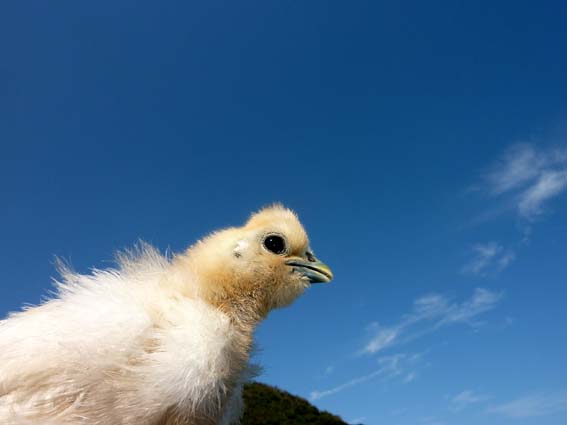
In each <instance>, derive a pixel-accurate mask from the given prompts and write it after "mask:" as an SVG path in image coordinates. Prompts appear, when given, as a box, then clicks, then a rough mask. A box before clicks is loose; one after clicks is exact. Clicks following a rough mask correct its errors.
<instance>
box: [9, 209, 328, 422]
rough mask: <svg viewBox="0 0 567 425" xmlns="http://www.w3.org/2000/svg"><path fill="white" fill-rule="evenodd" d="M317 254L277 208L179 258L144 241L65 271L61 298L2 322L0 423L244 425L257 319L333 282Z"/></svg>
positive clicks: (294, 221) (291, 219) (297, 226)
mask: <svg viewBox="0 0 567 425" xmlns="http://www.w3.org/2000/svg"><path fill="white" fill-rule="evenodd" d="M270 235H277V237H280V238H282V240H283V243H284V245H285V248H286V251H285V252H284V253H282V252H279V253H275V252H272V251H271V246H269V245H268V244H267V243H266V240H267V237H268V236H270ZM266 247H268V248H266ZM309 256H312V254H311V253H310V252H309V247H308V241H307V237H306V235H305V233H304V232H303V228H302V227H301V225H300V224H299V222H298V221H297V218H296V217H295V215H294V214H293V213H291V212H290V211H289V210H286V209H284V208H282V207H272V208H269V209H267V210H264V211H262V212H260V213H258V214H256V215H255V216H253V217H252V219H251V220H250V221H249V222H248V223H247V224H246V225H245V226H244V227H242V228H238V229H228V230H225V231H221V232H218V233H215V234H213V235H211V236H210V237H208V238H206V239H205V240H203V241H201V242H199V243H198V244H196V245H195V246H194V247H192V248H190V249H189V250H188V251H187V252H186V253H183V254H181V255H179V256H176V257H174V258H173V259H172V260H169V259H167V258H165V257H163V256H162V255H160V254H159V253H158V252H157V251H156V250H154V249H153V248H151V247H150V246H148V245H141V246H140V247H139V249H138V250H136V251H135V252H131V253H128V254H123V255H121V256H120V257H119V268H118V269H116V270H105V271H100V270H97V271H94V272H93V273H92V274H91V275H80V274H76V273H72V272H70V271H67V270H63V272H62V276H63V279H62V282H61V283H60V284H59V291H58V296H57V297H56V298H54V299H52V300H50V301H48V302H46V303H44V304H43V305H41V306H39V307H34V308H30V309H27V310H26V311H24V312H21V313H16V314H13V315H12V316H10V317H9V318H8V319H7V320H4V321H1V322H0V423H2V424H5V425H16V424H18V425H24V424H29V425H39V424H41V425H67V424H85V425H134V424H136V425H189V424H195V425H209V424H211V425H212V424H219V423H220V424H229V423H237V422H238V418H239V416H240V413H241V410H242V400H241V387H242V383H243V382H244V381H245V380H246V379H247V378H248V377H249V376H250V374H251V373H252V372H251V368H250V366H249V364H248V361H249V355H250V350H251V346H252V334H253V331H254V328H255V326H256V325H257V324H258V322H259V321H260V320H262V319H263V318H264V317H265V315H266V314H267V313H268V312H269V311H270V310H271V309H273V308H276V307H279V306H283V305H286V304H288V303H290V302H291V301H293V299H295V298H296V297H297V296H299V295H300V294H301V293H302V292H303V290H304V289H305V288H306V287H307V286H308V285H309V283H310V282H316V281H328V280H330V276H331V275H330V271H329V270H328V269H327V268H325V266H324V265H322V263H318V262H317V261H315V260H314V257H313V258H310V259H309V261H308V260H306V259H305V258H306V257H309ZM311 260H313V261H311ZM301 261H303V263H304V265H303V266H302V265H301V264H303V263H302V262H301ZM298 264H299V265H298ZM313 270H318V272H317V271H315V272H313ZM303 272H305V273H303ZM313 273H316V274H317V273H319V275H317V276H316V277H315V278H314V277H313ZM318 279H319V280H318Z"/></svg>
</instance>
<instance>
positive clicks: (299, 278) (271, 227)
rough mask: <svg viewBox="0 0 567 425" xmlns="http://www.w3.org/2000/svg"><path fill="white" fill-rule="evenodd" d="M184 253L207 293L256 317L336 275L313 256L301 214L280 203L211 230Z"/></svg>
mask: <svg viewBox="0 0 567 425" xmlns="http://www.w3.org/2000/svg"><path fill="white" fill-rule="evenodd" d="M184 257H185V258H184V259H185V261H184V263H186V264H188V266H189V267H190V268H191V270H192V271H193V273H194V274H195V277H196V281H197V282H198V283H199V289H200V294H201V296H203V298H205V299H206V300H207V301H209V302H211V303H212V304H215V305H218V306H219V307H222V308H224V309H227V310H234V309H236V310H238V311H242V309H243V308H244V309H246V310H247V312H248V314H249V315H252V316H254V318H255V319H256V318H257V319H260V318H263V317H264V316H265V315H266V314H267V313H268V312H269V311H270V310H271V309H273V308H277V307H282V306H285V305H288V304H289V303H291V302H292V301H293V300H294V299H296V298H297V297H298V296H300V295H301V294H302V293H303V291H304V290H305V289H306V288H307V287H308V286H309V285H310V284H312V283H319V282H329V281H330V280H331V279H332V277H333V275H332V273H331V270H330V269H329V268H328V267H327V266H326V265H325V264H323V263H322V262H320V261H319V260H318V259H317V258H315V256H314V254H313V252H312V251H311V248H310V246H309V239H308V237H307V233H306V232H305V230H304V228H303V226H302V225H301V223H300V221H299V219H298V217H297V215H296V214H295V213H294V212H293V211H291V210H289V209H287V208H285V207H283V206H281V205H279V204H276V205H273V206H270V207H267V208H264V209H262V210H260V211H259V212H257V213H255V214H253V215H252V216H251V217H250V219H249V220H248V222H247V223H246V224H245V225H244V226H242V227H238V228H229V229H225V230H221V231H218V232H215V233H213V234H211V235H210V236H208V237H207V238H205V239H204V240H202V241H200V242H199V243H197V244H196V245H194V246H193V247H191V248H190V249H189V250H188V251H187V253H186V255H185V256H184Z"/></svg>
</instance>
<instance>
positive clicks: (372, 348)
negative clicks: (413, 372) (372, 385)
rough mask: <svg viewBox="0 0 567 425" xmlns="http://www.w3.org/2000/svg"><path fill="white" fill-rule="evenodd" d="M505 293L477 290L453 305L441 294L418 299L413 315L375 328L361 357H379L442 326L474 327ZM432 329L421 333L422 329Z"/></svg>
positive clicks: (414, 305) (414, 304)
mask: <svg viewBox="0 0 567 425" xmlns="http://www.w3.org/2000/svg"><path fill="white" fill-rule="evenodd" d="M502 296H503V294H502V293H501V292H494V291H490V290H488V289H483V288H476V289H475V291H474V293H473V295H472V296H471V297H470V298H469V299H468V300H465V301H463V302H462V303H458V302H452V301H451V300H450V299H449V298H447V297H446V296H444V295H440V294H429V295H426V296H423V297H420V298H418V299H416V300H415V301H414V303H413V308H412V310H411V312H410V313H409V314H406V315H404V316H402V319H401V320H400V321H399V322H398V323H396V324H394V325H390V326H380V325H378V324H375V325H374V326H373V327H372V330H373V333H374V335H373V336H372V337H371V338H370V340H369V341H368V342H367V343H366V344H365V346H364V347H363V349H362V350H361V351H360V353H361V354H375V353H378V352H380V351H383V350H385V349H386V348H389V347H391V346H393V345H396V344H399V343H403V342H407V341H409V340H413V339H415V338H418V337H420V336H422V335H425V334H427V333H429V332H433V331H435V330H437V329H439V328H441V327H442V326H447V325H451V324H455V323H468V324H473V323H474V319H475V318H476V317H477V316H479V315H480V314H482V313H485V312H487V311H488V310H491V309H493V308H494V307H496V305H497V304H498V303H499V302H500V300H501V299H502ZM423 324H426V325H428V327H426V328H425V329H419V328H420V325H423Z"/></svg>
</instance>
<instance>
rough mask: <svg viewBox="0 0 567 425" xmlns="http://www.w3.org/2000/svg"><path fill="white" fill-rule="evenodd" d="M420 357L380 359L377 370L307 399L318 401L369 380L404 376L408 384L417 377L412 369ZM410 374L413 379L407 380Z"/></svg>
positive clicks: (386, 357) (401, 354)
mask: <svg viewBox="0 0 567 425" xmlns="http://www.w3.org/2000/svg"><path fill="white" fill-rule="evenodd" d="M421 356H422V354H420V353H418V354H411V355H408V354H406V353H398V354H394V355H391V356H383V357H380V358H378V359H377V363H378V368H377V369H375V370H373V371H372V372H370V373H367V374H366V375H362V376H358V377H356V378H353V379H350V380H349V381H347V382H344V383H342V384H340V385H337V386H335V387H333V388H330V389H326V390H315V391H312V392H311V393H310V394H309V398H310V399H311V400H319V399H322V398H324V397H328V396H330V395H333V394H336V393H339V392H341V391H344V390H346V389H348V388H351V387H355V386H357V385H360V384H363V383H365V382H368V381H371V380H375V379H383V380H387V379H392V378H395V377H401V376H403V375H404V374H405V377H404V378H403V379H402V382H404V383H409V382H411V381H413V380H414V379H415V378H416V377H417V374H416V373H415V371H413V370H412V369H413V368H415V367H416V365H417V363H418V362H419V361H420V359H421ZM412 374H413V377H412V378H411V379H410V380H408V379H407V377H408V376H410V375H412Z"/></svg>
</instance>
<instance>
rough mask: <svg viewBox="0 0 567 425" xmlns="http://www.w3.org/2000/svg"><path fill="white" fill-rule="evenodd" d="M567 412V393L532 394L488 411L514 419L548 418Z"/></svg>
mask: <svg viewBox="0 0 567 425" xmlns="http://www.w3.org/2000/svg"><path fill="white" fill-rule="evenodd" d="M565 411H567V391H561V392H556V393H545V394H544V393H539V394H532V395H528V396H525V397H520V398H517V399H515V400H512V401H509V402H507V403H504V404H501V405H498V406H493V407H490V408H488V409H487V412H489V413H496V414H500V415H504V416H509V417H512V418H528V417H536V416H547V415H552V414H555V413H559V412H565Z"/></svg>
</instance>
